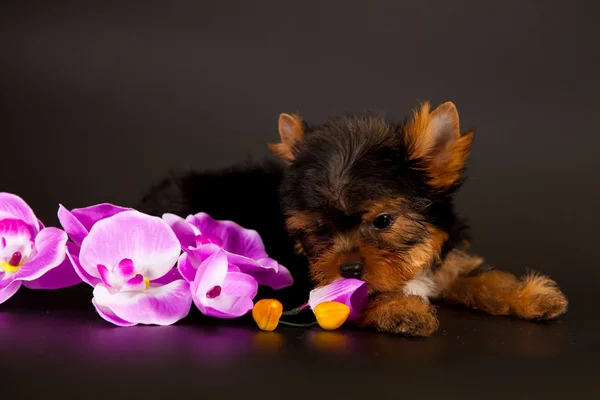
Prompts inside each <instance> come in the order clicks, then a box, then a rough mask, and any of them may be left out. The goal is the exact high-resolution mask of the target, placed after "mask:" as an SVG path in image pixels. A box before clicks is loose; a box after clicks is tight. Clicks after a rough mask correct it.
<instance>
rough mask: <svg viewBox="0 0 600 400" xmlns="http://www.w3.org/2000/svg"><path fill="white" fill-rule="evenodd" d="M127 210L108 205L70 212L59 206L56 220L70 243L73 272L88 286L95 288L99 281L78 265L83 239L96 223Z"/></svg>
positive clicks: (98, 205) (103, 204)
mask: <svg viewBox="0 0 600 400" xmlns="http://www.w3.org/2000/svg"><path fill="white" fill-rule="evenodd" d="M128 210H131V209H130V208H124V207H119V206H115V205H112V204H108V203H102V204H96V205H94V206H90V207H85V208H74V209H72V210H71V211H69V210H67V209H66V208H65V207H63V206H62V204H61V205H59V207H58V220H59V221H60V224H61V225H62V227H63V229H64V230H65V232H67V235H69V238H70V239H71V242H67V254H68V256H69V259H71V261H72V263H73V268H74V270H75V272H76V273H77V274H78V275H79V277H80V278H81V280H82V281H84V282H85V283H87V284H88V285H91V286H95V285H96V284H97V283H100V282H101V280H100V279H98V278H95V277H94V276H91V275H89V274H88V273H87V272H86V271H85V270H83V269H82V268H81V266H80V264H79V251H80V248H81V243H82V242H83V239H85V237H86V236H87V235H88V234H89V233H90V230H91V229H92V227H93V226H94V224H96V222H98V221H100V220H103V219H105V218H109V217H112V216H113V215H116V214H118V213H120V212H123V211H128Z"/></svg>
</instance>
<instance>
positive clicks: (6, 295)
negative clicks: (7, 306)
mask: <svg viewBox="0 0 600 400" xmlns="http://www.w3.org/2000/svg"><path fill="white" fill-rule="evenodd" d="M9 282H10V283H8V284H7V285H6V286H3V287H0V304H2V303H4V302H5V301H6V300H8V299H10V298H11V297H13V295H14V294H15V293H17V291H18V290H19V288H20V287H21V281H15V280H12V279H11V280H10V281H9Z"/></svg>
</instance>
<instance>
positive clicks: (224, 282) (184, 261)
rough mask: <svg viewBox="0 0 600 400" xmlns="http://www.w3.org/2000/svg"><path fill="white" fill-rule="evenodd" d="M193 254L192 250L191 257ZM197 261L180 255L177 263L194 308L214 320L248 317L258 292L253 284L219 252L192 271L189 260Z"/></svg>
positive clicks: (254, 281)
mask: <svg viewBox="0 0 600 400" xmlns="http://www.w3.org/2000/svg"><path fill="white" fill-rule="evenodd" d="M196 251H197V250H192V253H193V252H196ZM199 259H200V258H199V257H193V258H189V257H188V256H187V254H183V255H182V256H181V257H180V263H179V266H180V271H181V272H182V275H183V277H184V278H185V279H186V280H189V281H190V290H191V292H192V299H193V301H194V304H196V307H198V309H199V310H200V311H201V312H202V313H203V314H205V315H209V316H212V317H217V318H237V317H240V316H242V315H244V314H246V313H248V311H250V310H251V309H252V307H253V306H254V303H253V301H252V299H254V296H256V293H257V291H258V283H257V282H256V280H255V279H254V278H252V277H251V276H249V275H247V274H244V273H242V272H240V269H239V268H237V267H236V266H235V265H232V264H230V263H228V261H227V255H226V254H225V252H224V251H223V250H221V249H217V250H216V251H215V252H214V253H213V254H212V255H210V256H209V257H208V258H206V259H205V260H204V261H202V263H201V264H200V265H199V266H198V267H197V269H194V266H193V265H190V264H193V261H191V260H199ZM184 272H185V273H184Z"/></svg>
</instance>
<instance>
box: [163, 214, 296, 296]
mask: <svg viewBox="0 0 600 400" xmlns="http://www.w3.org/2000/svg"><path fill="white" fill-rule="evenodd" d="M163 219H164V220H165V221H166V222H167V223H168V224H169V226H170V227H171V228H172V229H173V232H175V234H176V235H177V238H178V239H179V241H180V243H181V248H182V249H183V251H184V254H183V257H184V258H196V260H195V261H194V262H193V263H195V264H199V263H201V262H202V261H204V260H206V259H207V258H208V257H210V256H211V255H213V254H214V253H215V252H217V251H218V250H222V251H223V253H224V254H225V255H226V256H227V260H228V262H229V264H230V265H234V266H235V267H237V268H238V269H239V271H240V272H242V273H244V274H247V275H250V276H251V277H253V278H254V279H255V280H256V281H257V282H258V283H259V284H261V285H266V286H270V287H272V288H273V289H276V290H278V289H282V288H284V287H287V286H291V285H292V284H293V283H294V280H293V278H292V275H291V274H290V272H289V271H288V270H287V268H285V267H284V266H282V265H280V264H279V263H277V261H275V260H273V259H272V258H269V256H268V255H267V252H266V251H265V246H264V244H263V241H262V239H261V237H260V235H259V234H258V232H256V231H255V230H251V229H246V228H243V227H241V226H240V225H238V224H236V223H235V222H232V221H216V220H214V219H212V218H211V217H210V216H209V215H208V214H206V213H198V214H196V215H190V216H188V217H187V218H186V219H183V218H181V217H179V216H177V215H174V214H164V215H163ZM184 264H185V263H184ZM180 268H181V265H180ZM182 274H183V275H184V276H185V274H184V272H183V271H182ZM188 279H189V278H188ZM190 280H191V279H190Z"/></svg>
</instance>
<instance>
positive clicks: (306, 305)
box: [281, 303, 309, 316]
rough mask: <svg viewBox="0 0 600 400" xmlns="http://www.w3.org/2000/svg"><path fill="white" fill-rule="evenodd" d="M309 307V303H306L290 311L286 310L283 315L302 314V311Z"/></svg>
mask: <svg viewBox="0 0 600 400" xmlns="http://www.w3.org/2000/svg"><path fill="white" fill-rule="evenodd" d="M308 308H309V306H308V303H304V304H302V305H301V306H300V307H296V308H293V309H291V310H289V311H284V312H283V313H282V314H281V315H285V316H288V315H296V314H300V313H301V312H302V311H304V310H306V309H308Z"/></svg>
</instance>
